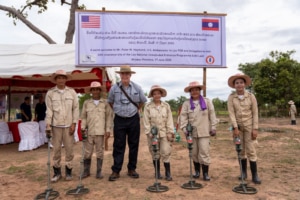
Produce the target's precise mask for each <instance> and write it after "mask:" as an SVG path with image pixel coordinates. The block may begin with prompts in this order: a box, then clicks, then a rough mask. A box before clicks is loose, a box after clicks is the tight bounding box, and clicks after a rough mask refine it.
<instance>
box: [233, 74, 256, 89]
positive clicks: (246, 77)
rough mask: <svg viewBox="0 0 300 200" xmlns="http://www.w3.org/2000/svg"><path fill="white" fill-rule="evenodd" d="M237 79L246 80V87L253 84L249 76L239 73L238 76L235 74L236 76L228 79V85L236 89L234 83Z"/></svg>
mask: <svg viewBox="0 0 300 200" xmlns="http://www.w3.org/2000/svg"><path fill="white" fill-rule="evenodd" d="M236 79H244V80H245V86H246V87H247V86H249V85H250V84H251V78H250V77H249V76H247V75H245V74H242V73H238V74H235V75H233V76H230V77H229V79H228V85H229V87H231V88H235V87H234V81H235V80H236Z"/></svg>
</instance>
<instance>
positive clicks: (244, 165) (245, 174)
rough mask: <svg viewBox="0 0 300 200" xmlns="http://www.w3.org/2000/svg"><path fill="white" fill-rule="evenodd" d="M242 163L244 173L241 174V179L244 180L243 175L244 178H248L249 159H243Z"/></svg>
mask: <svg viewBox="0 0 300 200" xmlns="http://www.w3.org/2000/svg"><path fill="white" fill-rule="evenodd" d="M241 164H242V174H241V176H239V180H242V176H243V180H246V179H247V159H242V160H241Z"/></svg>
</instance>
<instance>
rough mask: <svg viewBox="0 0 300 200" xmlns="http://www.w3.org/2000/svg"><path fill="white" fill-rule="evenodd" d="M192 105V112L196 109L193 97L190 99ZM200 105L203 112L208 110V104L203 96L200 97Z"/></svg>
mask: <svg viewBox="0 0 300 200" xmlns="http://www.w3.org/2000/svg"><path fill="white" fill-rule="evenodd" d="M190 104H191V110H194V109H195V104H194V102H193V99H192V97H191V98H190ZM199 104H200V106H201V110H205V109H206V108H207V107H206V103H205V101H204V99H203V97H202V96H201V95H200V96H199Z"/></svg>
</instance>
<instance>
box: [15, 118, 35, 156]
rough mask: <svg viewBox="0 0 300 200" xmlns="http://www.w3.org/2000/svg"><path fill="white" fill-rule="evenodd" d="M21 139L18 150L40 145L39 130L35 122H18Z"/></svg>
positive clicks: (31, 148)
mask: <svg viewBox="0 0 300 200" xmlns="http://www.w3.org/2000/svg"><path fill="white" fill-rule="evenodd" d="M18 128H19V133H20V138H21V141H20V143H19V151H28V150H33V149H36V148H38V147H39V146H40V137H39V135H40V131H39V124H38V123H37V122H24V123H20V124H18Z"/></svg>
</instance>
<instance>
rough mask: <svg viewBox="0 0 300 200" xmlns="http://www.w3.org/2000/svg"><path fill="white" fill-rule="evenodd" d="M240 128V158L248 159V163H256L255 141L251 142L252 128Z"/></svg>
mask: <svg viewBox="0 0 300 200" xmlns="http://www.w3.org/2000/svg"><path fill="white" fill-rule="evenodd" d="M239 128H240V130H239V131H240V139H241V144H242V151H241V158H242V159H246V158H248V159H249V160H250V161H253V162H256V160H257V155H256V150H255V145H256V144H257V141H256V140H252V133H251V132H252V126H241V125H239Z"/></svg>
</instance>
